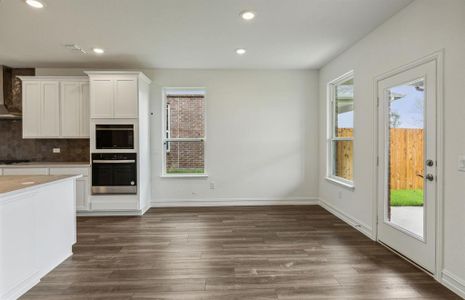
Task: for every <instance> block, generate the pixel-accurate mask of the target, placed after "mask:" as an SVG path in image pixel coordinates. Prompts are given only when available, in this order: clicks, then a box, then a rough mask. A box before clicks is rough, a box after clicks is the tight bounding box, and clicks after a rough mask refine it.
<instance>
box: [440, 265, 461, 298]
mask: <svg viewBox="0 0 465 300" xmlns="http://www.w3.org/2000/svg"><path fill="white" fill-rule="evenodd" d="M440 282H441V283H442V284H443V285H444V286H445V287H447V288H448V289H450V290H451V291H453V292H454V293H456V294H457V295H459V296H460V297H462V298H464V299H465V280H464V279H462V278H460V277H459V276H457V275H455V274H454V273H452V272H450V271H448V270H445V269H444V270H442V276H441V280H440Z"/></svg>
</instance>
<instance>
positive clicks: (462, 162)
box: [458, 155, 465, 172]
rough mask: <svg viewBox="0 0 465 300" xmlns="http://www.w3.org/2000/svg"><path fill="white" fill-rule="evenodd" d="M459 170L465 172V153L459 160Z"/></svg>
mask: <svg viewBox="0 0 465 300" xmlns="http://www.w3.org/2000/svg"><path fill="white" fill-rule="evenodd" d="M458 170H459V171H460V172H465V155H460V156H459V160H458Z"/></svg>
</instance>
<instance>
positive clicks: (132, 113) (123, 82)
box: [114, 79, 138, 118]
mask: <svg viewBox="0 0 465 300" xmlns="http://www.w3.org/2000/svg"><path fill="white" fill-rule="evenodd" d="M115 91H116V95H115V96H116V97H115V107H114V112H115V118H137V102H138V101H137V98H138V89H137V80H136V79H116V80H115Z"/></svg>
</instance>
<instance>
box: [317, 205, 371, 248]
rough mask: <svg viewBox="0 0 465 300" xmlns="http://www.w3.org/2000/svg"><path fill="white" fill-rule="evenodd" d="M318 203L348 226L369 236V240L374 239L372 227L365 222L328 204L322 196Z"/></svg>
mask: <svg viewBox="0 0 465 300" xmlns="http://www.w3.org/2000/svg"><path fill="white" fill-rule="evenodd" d="M319 204H320V206H321V207H323V208H324V209H326V210H327V211H329V212H330V213H332V214H333V215H335V216H336V217H338V218H339V219H341V220H342V221H344V222H346V223H347V224H349V225H350V226H352V227H354V228H355V229H357V230H358V231H360V232H361V233H363V234H364V235H366V236H367V237H369V238H370V239H371V240H375V235H374V232H373V228H371V227H370V226H368V225H367V224H365V223H363V222H361V221H359V220H357V219H356V218H354V217H352V216H350V215H348V214H346V213H344V212H342V211H341V210H339V209H337V208H336V207H334V206H333V205H332V204H329V203H328V201H326V200H324V199H322V198H320V202H319Z"/></svg>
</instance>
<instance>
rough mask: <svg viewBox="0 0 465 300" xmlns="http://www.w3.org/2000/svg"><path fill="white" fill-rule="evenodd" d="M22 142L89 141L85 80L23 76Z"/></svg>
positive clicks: (87, 95) (81, 78)
mask: <svg viewBox="0 0 465 300" xmlns="http://www.w3.org/2000/svg"><path fill="white" fill-rule="evenodd" d="M20 78H21V80H22V85H23V138H88V137H89V136H90V134H89V124H90V118H89V98H90V97H89V83H88V79H87V78H86V77H47V76H44V77H41V76H21V77H20Z"/></svg>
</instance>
